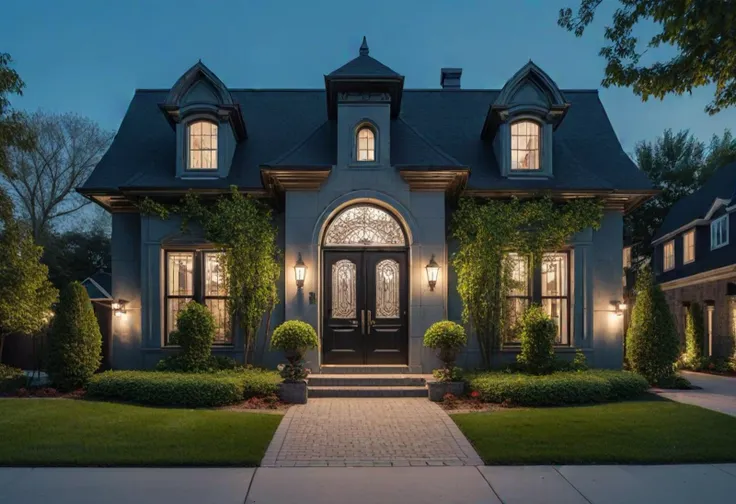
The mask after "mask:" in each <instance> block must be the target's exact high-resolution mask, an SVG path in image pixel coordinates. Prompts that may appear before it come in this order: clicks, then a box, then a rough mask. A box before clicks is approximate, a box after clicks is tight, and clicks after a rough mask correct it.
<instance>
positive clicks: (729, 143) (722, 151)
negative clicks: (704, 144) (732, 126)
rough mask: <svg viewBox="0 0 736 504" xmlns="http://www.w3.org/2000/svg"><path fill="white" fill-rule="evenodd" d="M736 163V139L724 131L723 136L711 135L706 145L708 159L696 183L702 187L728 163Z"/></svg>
mask: <svg viewBox="0 0 736 504" xmlns="http://www.w3.org/2000/svg"><path fill="white" fill-rule="evenodd" d="M734 161H736V138H734V137H733V135H732V134H731V130H729V129H726V130H724V132H723V136H722V137H719V136H718V135H713V136H712V137H711V139H710V144H709V145H708V157H707V158H706V160H705V166H703V168H702V169H701V170H700V173H699V175H698V182H699V184H700V185H703V184H704V183H705V182H706V181H707V180H708V178H709V177H710V176H711V175H713V173H714V172H715V171H716V170H717V169H718V168H720V167H721V166H725V165H727V164H729V163H733V162H734Z"/></svg>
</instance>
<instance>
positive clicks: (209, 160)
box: [189, 121, 217, 170]
mask: <svg viewBox="0 0 736 504" xmlns="http://www.w3.org/2000/svg"><path fill="white" fill-rule="evenodd" d="M189 169H190V170H216V169H217V125H216V124H214V123H211V122H209V121H198V122H195V123H192V124H190V125H189Z"/></svg>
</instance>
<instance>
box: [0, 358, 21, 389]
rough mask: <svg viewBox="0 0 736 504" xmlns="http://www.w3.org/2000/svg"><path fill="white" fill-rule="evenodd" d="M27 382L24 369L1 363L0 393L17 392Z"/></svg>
mask: <svg viewBox="0 0 736 504" xmlns="http://www.w3.org/2000/svg"><path fill="white" fill-rule="evenodd" d="M25 384H26V375H25V373H24V372H23V370H21V369H18V368H14V367H10V366H6V365H5V364H0V393H9V392H15V391H16V390H17V389H19V388H21V387H24V386H25Z"/></svg>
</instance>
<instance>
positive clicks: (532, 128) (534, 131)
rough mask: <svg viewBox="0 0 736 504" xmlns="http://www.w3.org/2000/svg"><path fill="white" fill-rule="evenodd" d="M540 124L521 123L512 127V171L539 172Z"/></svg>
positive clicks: (516, 123)
mask: <svg viewBox="0 0 736 504" xmlns="http://www.w3.org/2000/svg"><path fill="white" fill-rule="evenodd" d="M539 131H540V128H539V124H537V123H535V122H532V121H519V122H515V123H513V124H512V125H511V169H512V170H539V168H540V166H539V144H540V142H539Z"/></svg>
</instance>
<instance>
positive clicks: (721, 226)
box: [710, 215, 728, 250]
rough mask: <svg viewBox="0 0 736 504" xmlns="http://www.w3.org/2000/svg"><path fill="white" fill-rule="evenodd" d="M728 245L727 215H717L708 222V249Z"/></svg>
mask: <svg viewBox="0 0 736 504" xmlns="http://www.w3.org/2000/svg"><path fill="white" fill-rule="evenodd" d="M724 245H728V215H724V216H723V217H719V218H717V219H716V220H714V221H713V222H711V223H710V249H711V250H713V249H717V248H720V247H723V246H724Z"/></svg>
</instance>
